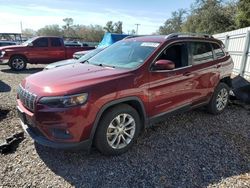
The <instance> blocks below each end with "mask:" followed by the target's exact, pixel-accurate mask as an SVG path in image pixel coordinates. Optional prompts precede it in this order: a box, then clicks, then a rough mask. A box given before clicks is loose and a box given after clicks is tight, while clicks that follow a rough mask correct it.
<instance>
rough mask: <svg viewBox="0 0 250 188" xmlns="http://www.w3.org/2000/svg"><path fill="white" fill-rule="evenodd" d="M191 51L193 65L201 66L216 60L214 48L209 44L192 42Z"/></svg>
mask: <svg viewBox="0 0 250 188" xmlns="http://www.w3.org/2000/svg"><path fill="white" fill-rule="evenodd" d="M190 50H191V55H192V65H199V64H202V63H206V62H209V61H213V60H214V57H213V51H212V47H211V45H210V44H209V43H206V42H191V44H190Z"/></svg>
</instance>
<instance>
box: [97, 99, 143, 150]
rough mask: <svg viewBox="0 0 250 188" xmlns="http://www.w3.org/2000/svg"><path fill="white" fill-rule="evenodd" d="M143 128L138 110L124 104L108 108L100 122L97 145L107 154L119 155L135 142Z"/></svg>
mask: <svg viewBox="0 0 250 188" xmlns="http://www.w3.org/2000/svg"><path fill="white" fill-rule="evenodd" d="M140 130H141V120H140V117H139V115H138V112H137V111H136V110H135V109H134V108H132V107H131V106H129V105H126V104H122V105H119V106H116V107H114V108H111V109H110V110H108V111H107V112H106V113H105V114H104V116H103V117H102V118H101V120H100V122H99V126H98V128H97V132H96V135H95V146H96V147H97V149H98V150H99V151H100V152H101V153H103V154H105V155H119V154H122V153H124V152H126V151H127V150H128V149H129V148H130V147H132V145H133V144H134V142H135V140H136V138H137V137H138V135H139V132H140Z"/></svg>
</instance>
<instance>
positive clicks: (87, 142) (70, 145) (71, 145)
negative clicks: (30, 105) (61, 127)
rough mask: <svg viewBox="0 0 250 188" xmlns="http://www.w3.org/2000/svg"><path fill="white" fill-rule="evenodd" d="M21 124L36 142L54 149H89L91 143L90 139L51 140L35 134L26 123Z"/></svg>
mask: <svg viewBox="0 0 250 188" xmlns="http://www.w3.org/2000/svg"><path fill="white" fill-rule="evenodd" d="M21 125H22V128H23V130H24V131H25V132H26V133H27V134H28V135H29V136H30V137H31V138H32V139H33V140H34V141H35V142H37V143H38V144H41V145H43V146H46V147H50V148H55V149H63V150H82V149H83V150H89V149H90V147H91V144H92V141H91V140H90V139H88V140H84V141H82V142H78V143H62V142H53V141H50V140H48V139H47V138H45V137H43V136H40V135H38V134H36V132H35V131H33V130H32V129H31V128H30V127H29V126H28V125H26V124H24V123H23V122H22V121H21Z"/></svg>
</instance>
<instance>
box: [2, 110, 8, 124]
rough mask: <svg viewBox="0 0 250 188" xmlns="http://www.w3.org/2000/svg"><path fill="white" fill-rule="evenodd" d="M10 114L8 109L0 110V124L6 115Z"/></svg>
mask: <svg viewBox="0 0 250 188" xmlns="http://www.w3.org/2000/svg"><path fill="white" fill-rule="evenodd" d="M9 113H10V110H8V109H0V122H1V121H2V120H3V119H5V118H6V117H7V115H8V114H9Z"/></svg>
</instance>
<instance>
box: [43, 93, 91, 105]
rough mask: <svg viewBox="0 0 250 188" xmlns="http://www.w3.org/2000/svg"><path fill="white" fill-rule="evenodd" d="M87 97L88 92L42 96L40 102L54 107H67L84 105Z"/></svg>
mask: <svg viewBox="0 0 250 188" xmlns="http://www.w3.org/2000/svg"><path fill="white" fill-rule="evenodd" d="M87 98H88V94H87V93H82V94H77V95H69V96H60V97H42V98H41V99H40V101H39V103H40V104H44V105H47V106H50V107H53V108H67V107H72V106H77V105H82V104H84V103H85V102H86V101H87Z"/></svg>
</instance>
